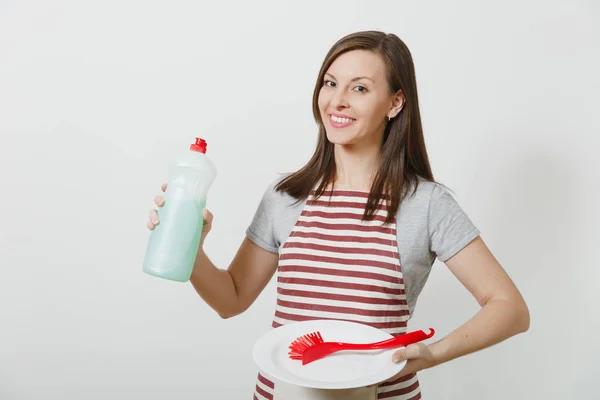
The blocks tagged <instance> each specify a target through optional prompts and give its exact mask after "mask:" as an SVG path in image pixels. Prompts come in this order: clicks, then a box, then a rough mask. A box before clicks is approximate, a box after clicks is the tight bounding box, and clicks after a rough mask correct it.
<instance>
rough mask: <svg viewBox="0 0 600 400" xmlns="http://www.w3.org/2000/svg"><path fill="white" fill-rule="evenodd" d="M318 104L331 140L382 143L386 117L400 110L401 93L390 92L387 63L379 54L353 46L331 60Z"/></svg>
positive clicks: (341, 142)
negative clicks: (356, 48) (353, 48)
mask: <svg viewBox="0 0 600 400" xmlns="http://www.w3.org/2000/svg"><path fill="white" fill-rule="evenodd" d="M318 104H319V110H320V112H321V118H322V120H323V124H324V125H325V130H326V132H327V138H328V139H329V141H330V142H332V143H334V144H339V145H356V144H369V143H373V142H376V143H381V141H382V140H383V132H384V129H385V126H386V124H387V117H388V116H390V117H393V116H395V115H396V114H397V113H398V112H400V109H401V108H402V105H403V104H404V96H403V94H402V92H398V93H395V94H393V93H390V92H389V86H388V82H387V77H386V67H385V64H384V62H383V60H382V59H381V57H380V56H379V55H378V54H375V53H373V52H371V51H366V50H354V51H350V52H347V53H344V54H342V55H340V56H339V57H338V58H337V59H336V60H335V61H334V62H333V63H332V64H331V66H330V67H329V69H328V70H327V72H326V73H325V77H324V79H323V86H322V87H321V91H320V92H319V99H318Z"/></svg>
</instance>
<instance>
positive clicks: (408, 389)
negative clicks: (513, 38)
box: [378, 381, 419, 399]
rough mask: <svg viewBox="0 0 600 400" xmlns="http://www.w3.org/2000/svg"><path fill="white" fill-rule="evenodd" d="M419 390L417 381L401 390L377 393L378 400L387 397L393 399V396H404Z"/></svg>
mask: <svg viewBox="0 0 600 400" xmlns="http://www.w3.org/2000/svg"><path fill="white" fill-rule="evenodd" d="M418 388H419V381H417V382H415V383H413V384H412V385H410V386H407V387H405V388H402V389H397V390H390V391H389V392H382V393H379V397H378V398H379V399H386V398H388V397H394V396H402V395H405V394H409V393H410V392H412V391H414V390H415V389H418Z"/></svg>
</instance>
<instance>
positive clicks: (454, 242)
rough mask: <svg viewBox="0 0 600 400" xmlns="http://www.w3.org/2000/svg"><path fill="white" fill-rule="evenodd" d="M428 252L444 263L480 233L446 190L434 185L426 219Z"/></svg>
mask: <svg viewBox="0 0 600 400" xmlns="http://www.w3.org/2000/svg"><path fill="white" fill-rule="evenodd" d="M427 219H428V220H427V223H428V227H429V239H430V250H431V252H433V253H434V254H435V255H436V256H437V258H438V259H439V260H440V261H442V262H445V261H446V260H448V259H449V258H450V257H452V256H454V255H455V254H456V253H458V252H459V251H460V250H462V249H463V248H464V247H465V246H466V245H467V244H469V243H470V242H471V241H472V240H473V239H475V238H476V237H477V236H479V234H480V232H479V230H478V229H477V227H476V226H475V225H474V224H473V222H472V221H471V219H470V218H469V216H468V215H467V214H466V213H465V211H464V210H463V209H462V208H461V207H460V205H459V204H458V202H457V201H456V200H455V199H454V197H452V195H451V194H450V193H449V192H448V190H447V189H444V188H443V187H441V186H440V185H436V186H435V188H434V190H433V193H432V195H431V200H430V203H429V212H428V217H427Z"/></svg>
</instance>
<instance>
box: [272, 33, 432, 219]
mask: <svg viewBox="0 0 600 400" xmlns="http://www.w3.org/2000/svg"><path fill="white" fill-rule="evenodd" d="M353 50H368V51H372V52H374V53H376V54H379V55H380V56H381V57H382V59H383V60H384V62H385V65H386V69H387V81H388V85H389V90H390V94H393V93H396V92H397V91H398V90H402V92H403V93H404V96H405V103H404V106H403V108H402V110H401V111H400V113H399V114H398V115H397V116H396V117H394V118H393V119H392V120H391V121H388V123H387V125H386V128H385V131H384V136H383V145H382V151H381V157H380V160H379V167H378V170H377V173H376V175H375V179H374V180H373V183H372V186H371V189H370V193H369V198H368V200H367V206H366V208H365V212H364V215H363V220H371V219H373V216H374V214H375V212H376V210H377V208H378V206H379V204H380V202H381V200H382V198H385V199H386V201H387V208H388V213H387V218H386V221H385V222H386V223H389V222H391V221H393V220H394V218H395V215H396V212H397V210H398V207H399V206H400V203H401V202H402V200H403V199H404V197H405V196H406V195H407V193H408V190H407V189H408V187H409V186H410V185H411V184H414V185H415V186H414V188H415V189H416V186H417V185H418V181H419V177H421V178H423V179H425V180H428V181H431V182H433V181H434V179H433V173H432V172H431V166H430V165H429V159H428V156H427V150H426V148H425V140H424V138H423V128H422V125H421V114H420V111H419V98H418V95H417V82H416V77H415V69H414V65H413V60H412V56H411V54H410V51H409V49H408V47H407V46H406V45H405V44H404V42H403V41H402V40H400V38H398V37H397V36H396V35H394V34H386V33H384V32H379V31H363V32H356V33H352V34H350V35H347V36H345V37H343V38H341V39H340V40H339V41H338V42H337V43H335V44H334V45H333V47H332V48H331V49H330V50H329V52H328V53H327V55H326V56H325V60H324V61H323V64H322V66H321V70H320V71H319V75H318V77H317V81H316V83H315V88H314V91H313V115H314V118H315V120H316V122H317V124H318V126H319V137H318V140H317V148H316V150H315V152H314V154H313V156H312V158H311V159H310V160H309V161H308V163H307V164H306V165H305V166H304V167H302V168H301V169H300V170H298V171H296V172H295V173H293V174H290V175H288V176H286V177H285V178H283V179H282V180H281V181H280V182H279V183H278V184H277V185H276V187H275V188H276V190H277V191H282V192H285V193H288V194H289V195H290V196H292V197H294V198H296V199H297V200H303V199H306V198H307V197H308V196H309V195H310V192H311V190H313V189H315V185H316V184H317V183H318V187H317V188H316V196H317V197H320V196H321V195H323V193H324V192H325V189H326V188H327V186H328V185H329V184H333V183H334V181H335V178H336V165H335V159H334V144H333V143H331V142H330V141H329V140H328V139H327V133H326V131H325V125H324V124H323V120H322V119H321V113H320V111H319V105H318V98H319V93H320V90H321V87H322V85H323V81H324V76H325V73H326V72H327V70H328V69H329V67H330V66H331V64H332V63H333V62H334V61H335V59H336V58H337V57H339V56H340V55H341V54H343V53H346V52H349V51H353Z"/></svg>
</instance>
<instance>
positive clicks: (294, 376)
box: [252, 320, 406, 389]
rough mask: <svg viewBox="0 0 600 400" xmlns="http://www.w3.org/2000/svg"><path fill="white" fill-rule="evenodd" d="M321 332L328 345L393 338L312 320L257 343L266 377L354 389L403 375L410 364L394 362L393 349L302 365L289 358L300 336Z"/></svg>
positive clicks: (343, 354)
mask: <svg viewBox="0 0 600 400" xmlns="http://www.w3.org/2000/svg"><path fill="white" fill-rule="evenodd" d="M315 331H319V332H321V335H322V336H323V340H324V341H326V342H329V341H335V342H348V343H371V342H378V341H380V340H386V339H389V338H391V337H392V335H390V334H389V333H386V332H383V331H381V330H379V329H376V328H373V327H370V326H367V325H364V324H359V323H354V322H346V321H336V320H312V321H304V322H296V323H292V324H288V325H283V326H280V327H279V328H274V329H272V330H270V331H269V332H267V333H266V334H265V335H263V336H262V337H261V338H259V339H258V340H257V341H256V343H255V344H254V348H253V350H252V356H253V357H254V361H255V362H256V364H257V365H258V367H259V368H260V369H261V370H262V372H263V373H265V374H266V376H267V377H268V376H271V377H272V378H275V379H278V380H280V381H283V382H287V383H290V384H293V385H298V386H303V387H309V388H316V389H350V388H358V387H364V386H368V385H373V384H376V383H379V382H382V381H384V380H387V379H389V378H391V377H393V376H394V375H396V374H397V373H399V372H400V371H401V370H402V368H404V365H405V364H406V361H404V362H400V363H398V364H396V363H394V362H392V354H393V353H394V352H395V351H396V350H398V349H399V348H401V347H397V348H394V349H389V350H367V351H365V350H361V351H341V352H338V353H333V354H331V355H328V356H327V357H324V358H321V359H320V360H316V361H313V362H312V363H309V364H307V365H302V361H301V360H292V359H290V357H289V354H288V352H289V346H290V344H291V343H292V342H293V341H294V340H295V339H296V338H298V337H300V336H302V335H305V334H307V333H311V332H315Z"/></svg>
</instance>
